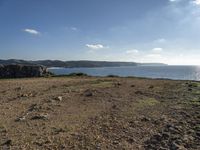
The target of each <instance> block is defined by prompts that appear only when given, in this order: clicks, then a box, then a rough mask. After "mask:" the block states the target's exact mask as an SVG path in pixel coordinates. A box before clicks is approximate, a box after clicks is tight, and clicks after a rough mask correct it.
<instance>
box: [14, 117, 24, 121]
mask: <svg viewBox="0 0 200 150" xmlns="http://www.w3.org/2000/svg"><path fill="white" fill-rule="evenodd" d="M24 120H26V117H25V116H22V117H19V118H17V119H15V121H16V122H19V121H24Z"/></svg>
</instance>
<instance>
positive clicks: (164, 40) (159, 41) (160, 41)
mask: <svg viewBox="0 0 200 150" xmlns="http://www.w3.org/2000/svg"><path fill="white" fill-rule="evenodd" d="M166 41H167V40H166V39H164V38H160V39H157V40H155V43H165V42H166Z"/></svg>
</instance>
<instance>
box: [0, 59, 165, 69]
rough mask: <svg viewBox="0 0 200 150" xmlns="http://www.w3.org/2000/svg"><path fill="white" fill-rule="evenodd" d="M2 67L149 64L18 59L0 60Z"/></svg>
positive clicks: (139, 64) (76, 66)
mask: <svg viewBox="0 0 200 150" xmlns="http://www.w3.org/2000/svg"><path fill="white" fill-rule="evenodd" d="M0 64H1V65H10V64H17V65H18V64H21V65H43V66H46V67H65V68H78V67H121V66H141V65H145V66H147V65H148V63H145V64H142V63H136V62H109V61H87V60H80V61H60V60H38V61H27V60H18V59H9V60H0ZM153 64H154V65H156V66H158V65H165V64H161V63H150V64H149V65H151V66H152V65H153Z"/></svg>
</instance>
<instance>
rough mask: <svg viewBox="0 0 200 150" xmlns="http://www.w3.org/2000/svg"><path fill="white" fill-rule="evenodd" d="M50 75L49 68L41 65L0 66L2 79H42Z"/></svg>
mask: <svg viewBox="0 0 200 150" xmlns="http://www.w3.org/2000/svg"><path fill="white" fill-rule="evenodd" d="M48 74H49V72H48V70H47V68H46V67H44V66H39V65H0V78H23V77H41V76H45V75H48Z"/></svg>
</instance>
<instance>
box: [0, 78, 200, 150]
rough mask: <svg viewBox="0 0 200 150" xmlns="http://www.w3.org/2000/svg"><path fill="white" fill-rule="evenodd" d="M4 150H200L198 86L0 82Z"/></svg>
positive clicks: (129, 81) (101, 81)
mask: <svg viewBox="0 0 200 150" xmlns="http://www.w3.org/2000/svg"><path fill="white" fill-rule="evenodd" d="M0 149H2V150H4V149H5V150H7V149H11V150H32V149H33V150H36V149H37V150H46V149H47V150H51V149H52V150H65V149H66V150H68V149H77V150H78V149H87V150H95V149H97V150H100V149H103V150H104V149H105V150H112V149H113V150H114V149H118V150H123V149H124V150H126V149H127V150H129V149H131V150H135V149H136V150H137V149H141V150H143V149H146V150H150V149H152V150H153V149H155V150H157V149H160V150H167V149H171V150H176V149H187V150H188V149H191V150H193V149H196V150H198V149H200V83H199V82H192V81H171V80H151V79H139V78H117V77H113V78H111V77H110V78H101V77H49V78H31V79H1V80H0Z"/></svg>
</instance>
